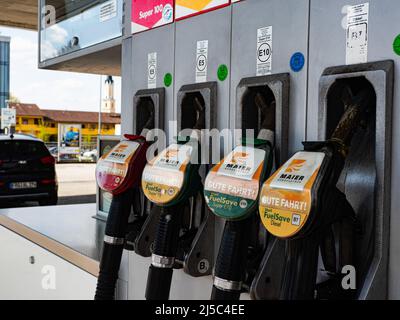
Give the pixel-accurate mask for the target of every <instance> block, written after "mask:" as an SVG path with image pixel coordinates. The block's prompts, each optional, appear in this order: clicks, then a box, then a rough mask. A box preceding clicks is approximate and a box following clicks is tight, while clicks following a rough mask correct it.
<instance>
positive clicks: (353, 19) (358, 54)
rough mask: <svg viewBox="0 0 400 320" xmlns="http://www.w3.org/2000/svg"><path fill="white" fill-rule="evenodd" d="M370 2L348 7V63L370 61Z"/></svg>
mask: <svg viewBox="0 0 400 320" xmlns="http://www.w3.org/2000/svg"><path fill="white" fill-rule="evenodd" d="M368 19H369V3H363V4H358V5H355V6H349V7H348V8H347V29H346V64H357V63H366V62H368Z"/></svg>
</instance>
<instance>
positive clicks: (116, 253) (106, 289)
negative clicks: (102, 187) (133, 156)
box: [95, 188, 134, 300]
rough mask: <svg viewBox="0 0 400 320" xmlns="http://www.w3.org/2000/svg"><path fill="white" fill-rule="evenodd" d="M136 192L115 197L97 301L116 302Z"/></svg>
mask: <svg viewBox="0 0 400 320" xmlns="http://www.w3.org/2000/svg"><path fill="white" fill-rule="evenodd" d="M133 192H134V190H133V189H132V188H131V189H129V190H128V191H126V192H124V193H122V194H119V195H115V196H114V197H113V200H112V202H111V208H110V213H109V216H108V219H107V224H106V230H105V237H104V247H103V255H102V257H101V262H100V272H99V277H98V281H97V288H96V295H95V300H114V299H115V287H116V283H117V279H118V273H119V268H120V265H121V258H122V252H123V249H124V244H125V235H126V231H127V226H128V219H129V215H130V213H131V206H132V198H133Z"/></svg>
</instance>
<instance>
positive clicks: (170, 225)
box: [146, 207, 183, 300]
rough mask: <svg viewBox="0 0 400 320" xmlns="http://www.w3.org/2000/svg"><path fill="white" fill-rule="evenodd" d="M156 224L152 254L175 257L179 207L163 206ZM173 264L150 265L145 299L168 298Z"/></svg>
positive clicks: (180, 214) (178, 228)
mask: <svg viewBox="0 0 400 320" xmlns="http://www.w3.org/2000/svg"><path fill="white" fill-rule="evenodd" d="M162 210H163V212H162V214H161V216H160V221H159V224H158V226H157V234H156V239H155V241H154V248H153V255H156V256H159V257H167V258H175V257H176V254H177V251H178V242H179V232H180V228H181V224H182V213H183V212H182V211H183V208H181V207H174V208H168V209H167V208H163V209H162ZM172 273H173V266H172V265H165V266H162V267H161V266H155V265H151V266H150V268H149V274H148V278H147V286H146V299H147V300H168V299H169V293H170V290H171V282H172Z"/></svg>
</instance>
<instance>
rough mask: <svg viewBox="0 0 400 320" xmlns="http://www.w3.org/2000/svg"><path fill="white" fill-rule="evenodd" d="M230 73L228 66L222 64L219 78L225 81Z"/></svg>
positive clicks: (219, 69)
mask: <svg viewBox="0 0 400 320" xmlns="http://www.w3.org/2000/svg"><path fill="white" fill-rule="evenodd" d="M228 74H229V71H228V67H227V66H226V65H225V64H221V65H220V66H219V68H218V79H219V80H220V81H225V79H226V78H227V77H228Z"/></svg>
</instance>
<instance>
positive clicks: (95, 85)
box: [0, 27, 121, 112]
mask: <svg viewBox="0 0 400 320" xmlns="http://www.w3.org/2000/svg"><path fill="white" fill-rule="evenodd" d="M0 35H2V36H9V37H11V71H10V76H11V80H10V81H11V83H10V91H11V93H12V94H13V95H14V96H16V97H17V98H18V99H19V100H20V101H21V102H22V103H34V104H37V105H38V106H39V107H40V108H41V109H57V110H70V111H72V110H74V111H96V112H98V111H99V108H100V76H99V75H91V74H80V73H72V72H62V71H53V70H40V69H38V35H37V32H35V31H27V30H23V29H15V28H6V27H0ZM105 78H106V77H105V76H104V77H103V78H102V80H103V81H104V80H105ZM114 80H115V95H116V96H115V99H116V101H117V105H116V108H117V110H116V111H117V112H120V111H121V103H120V101H121V79H120V78H119V77H114ZM103 92H104V91H103Z"/></svg>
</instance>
